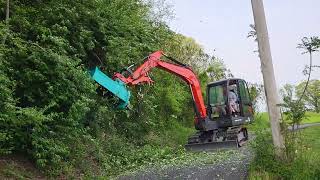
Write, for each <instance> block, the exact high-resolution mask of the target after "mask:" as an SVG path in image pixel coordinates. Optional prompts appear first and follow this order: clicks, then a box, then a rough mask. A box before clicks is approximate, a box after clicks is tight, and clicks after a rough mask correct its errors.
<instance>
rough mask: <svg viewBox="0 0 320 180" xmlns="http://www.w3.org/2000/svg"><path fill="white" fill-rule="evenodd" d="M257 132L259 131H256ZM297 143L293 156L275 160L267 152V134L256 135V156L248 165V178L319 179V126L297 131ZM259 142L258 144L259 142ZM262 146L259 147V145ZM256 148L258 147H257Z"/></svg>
mask: <svg viewBox="0 0 320 180" xmlns="http://www.w3.org/2000/svg"><path fill="white" fill-rule="evenodd" d="M257 133H258V134H259V132H257ZM297 133H298V135H299V136H298V137H299V138H298V139H297V140H298V142H300V143H298V144H297V146H296V147H295V148H293V149H291V150H290V148H289V150H290V151H292V152H293V153H292V154H295V156H294V157H295V158H293V159H291V160H288V159H286V158H285V159H282V160H280V161H277V160H275V159H274V155H273V154H272V151H271V154H270V151H269V153H268V150H267V149H268V148H266V147H270V146H268V145H266V144H265V140H267V139H270V140H271V137H269V136H266V135H265V136H258V137H257V138H256V139H260V140H261V138H262V139H264V141H260V142H259V141H258V146H257V147H255V148H256V149H255V152H256V153H257V152H258V156H259V157H258V158H256V159H255V160H254V161H253V162H252V164H251V167H250V172H249V179H254V180H255V179H270V180H271V179H319V178H320V138H319V137H320V126H314V127H308V128H306V129H302V130H300V131H298V132H297ZM292 142H296V141H292ZM259 143H260V144H259ZM260 146H261V147H262V148H260V149H259V147H260ZM257 148H258V149H257Z"/></svg>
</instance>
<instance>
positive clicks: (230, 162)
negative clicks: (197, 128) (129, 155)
mask: <svg viewBox="0 0 320 180" xmlns="http://www.w3.org/2000/svg"><path fill="white" fill-rule="evenodd" d="M248 149H249V148H248V147H242V148H241V149H239V150H238V151H239V152H238V153H235V154H233V155H232V156H230V157H229V158H227V159H226V160H225V161H223V162H222V163H219V164H208V165H204V166H190V167H171V168H167V169H164V170H155V169H149V170H145V171H141V172H136V173H135V174H132V175H128V176H123V177H120V178H119V179H120V180H131V179H139V180H158V179H161V180H162V179H163V180H169V179H170V180H171V179H186V180H213V179H219V180H220V179H225V180H238V179H247V177H248V168H249V164H250V160H251V159H252V156H251V153H250V151H249V150H248Z"/></svg>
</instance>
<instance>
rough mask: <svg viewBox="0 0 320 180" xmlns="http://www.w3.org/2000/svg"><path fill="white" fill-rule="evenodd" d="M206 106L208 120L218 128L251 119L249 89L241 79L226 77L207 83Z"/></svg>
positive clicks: (251, 108)
mask: <svg viewBox="0 0 320 180" xmlns="http://www.w3.org/2000/svg"><path fill="white" fill-rule="evenodd" d="M207 103H208V104H207V107H208V116H209V118H210V120H212V121H216V122H217V125H218V127H219V128H224V127H232V126H239V125H243V124H247V123H250V122H251V121H252V120H253V107H252V103H251V100H250V94H249V89H248V86H247V83H246V81H244V80H243V79H235V78H232V79H226V80H222V81H217V82H213V83H209V84H208V85H207Z"/></svg>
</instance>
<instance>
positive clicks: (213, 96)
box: [209, 85, 225, 106]
mask: <svg viewBox="0 0 320 180" xmlns="http://www.w3.org/2000/svg"><path fill="white" fill-rule="evenodd" d="M209 101H210V102H209V103H210V105H211V106H220V105H224V104H225V98H224V96H223V86H222V85H220V86H213V87H210V89H209Z"/></svg>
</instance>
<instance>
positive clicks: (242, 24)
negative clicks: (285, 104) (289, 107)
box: [167, 0, 320, 88]
mask: <svg viewBox="0 0 320 180" xmlns="http://www.w3.org/2000/svg"><path fill="white" fill-rule="evenodd" d="M167 2H168V3H169V4H170V5H172V9H173V11H174V18H173V19H171V20H170V21H169V22H168V24H169V26H170V28H171V29H172V30H174V31H176V32H177V33H181V34H183V35H186V36H189V37H192V38H194V39H195V40H196V41H197V42H198V43H199V44H201V45H202V46H203V47H204V49H205V50H206V52H207V53H209V54H214V55H215V56H217V57H219V58H222V59H223V61H224V63H225V64H226V66H227V67H228V68H229V69H230V70H231V71H232V73H233V75H234V76H235V77H238V78H243V79H245V80H246V81H248V82H252V83H262V74H261V69H260V60H259V58H258V54H257V53H254V52H253V51H254V50H256V49H257V44H256V43H255V42H254V41H253V39H251V38H247V35H248V32H249V31H250V30H251V28H250V27H249V25H250V24H253V22H254V21H253V15H252V9H251V1H250V0H228V1H226V0H167ZM264 8H265V13H266V19H267V26H268V31H269V32H268V33H269V38H270V46H271V53H272V58H273V64H274V70H275V76H276V81H277V85H278V88H280V87H281V86H283V85H284V84H286V83H289V84H297V83H299V82H300V81H302V80H304V79H306V77H305V76H304V75H303V74H302V71H303V69H304V67H305V65H306V64H308V63H309V59H308V56H307V54H301V53H302V50H301V49H297V45H298V43H300V42H301V38H303V37H304V36H307V37H310V36H320V11H319V10H320V0H264ZM314 63H315V64H318V65H320V52H318V53H315V55H314ZM312 78H313V79H319V78H320V69H319V70H317V71H314V72H313V75H312Z"/></svg>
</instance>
